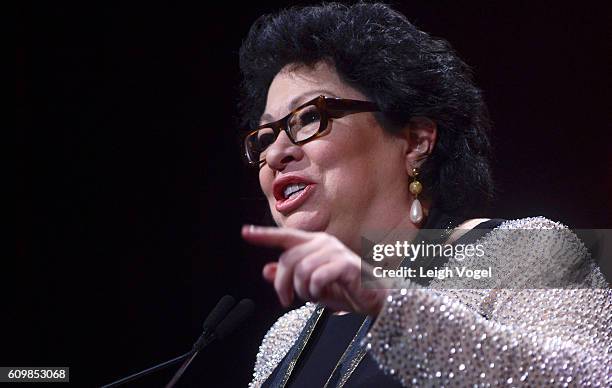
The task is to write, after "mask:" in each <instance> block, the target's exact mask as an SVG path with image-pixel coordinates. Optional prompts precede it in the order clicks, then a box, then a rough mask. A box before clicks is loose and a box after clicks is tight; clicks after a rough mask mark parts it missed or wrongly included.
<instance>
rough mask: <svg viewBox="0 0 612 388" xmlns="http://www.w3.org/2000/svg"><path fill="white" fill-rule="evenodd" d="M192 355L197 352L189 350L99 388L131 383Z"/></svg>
mask: <svg viewBox="0 0 612 388" xmlns="http://www.w3.org/2000/svg"><path fill="white" fill-rule="evenodd" d="M194 353H197V352H196V351H194V350H190V351H189V352H187V353H185V354H183V355H182V356H178V357H176V358H173V359H172V360H168V361H166V362H163V363H161V364H159V365H155V366H153V367H151V368H149V369H145V370H143V371H141V372H138V373H134V374H133V375H130V376H127V377H124V378H122V379H121V380H117V381H115V382H112V383H110V384H107V385H103V386H102V387H101V388H111V387H117V386H119V385H122V384H125V383H127V382H129V381H132V380H134V379H137V378H140V377H143V376H146V375H148V374H150V373H153V372H155V371H157V370H160V369H164V368H167V367H169V366H170V365H174V364H176V363H178V362H181V361H182V360H184V359H186V358H188V357H189V356H191V355H193V354H194Z"/></svg>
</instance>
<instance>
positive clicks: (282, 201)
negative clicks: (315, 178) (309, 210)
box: [273, 176, 316, 214]
mask: <svg viewBox="0 0 612 388" xmlns="http://www.w3.org/2000/svg"><path fill="white" fill-rule="evenodd" d="M315 186H316V185H315V184H313V183H311V182H309V181H308V180H306V179H304V178H302V177H297V176H286V177H283V178H281V179H279V180H278V181H277V182H275V183H274V188H273V192H274V198H275V199H276V210H277V211H279V212H281V213H283V214H289V213H291V212H292V211H294V210H296V209H298V208H299V207H300V206H302V204H304V202H306V200H307V199H308V197H310V195H311V194H312V192H313V191H314V188H315Z"/></svg>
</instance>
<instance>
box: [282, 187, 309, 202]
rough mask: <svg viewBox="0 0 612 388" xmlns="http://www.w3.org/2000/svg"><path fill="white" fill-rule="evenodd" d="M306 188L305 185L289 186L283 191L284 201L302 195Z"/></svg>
mask: <svg viewBox="0 0 612 388" xmlns="http://www.w3.org/2000/svg"><path fill="white" fill-rule="evenodd" d="M305 188H306V184H305V183H293V184H290V185H287V187H285V189H284V190H283V197H284V199H289V198H291V197H293V196H296V195H298V193H300V192H301V191H302V190H304V189H305Z"/></svg>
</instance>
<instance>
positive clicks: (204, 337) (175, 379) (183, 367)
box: [165, 332, 216, 388]
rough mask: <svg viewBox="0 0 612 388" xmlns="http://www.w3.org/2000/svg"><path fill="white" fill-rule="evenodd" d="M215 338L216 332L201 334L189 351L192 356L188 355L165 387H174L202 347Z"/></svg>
mask: <svg viewBox="0 0 612 388" xmlns="http://www.w3.org/2000/svg"><path fill="white" fill-rule="evenodd" d="M215 339H216V336H215V334H214V333H211V334H209V333H207V332H204V333H202V335H201V336H200V338H198V340H197V341H196V343H195V344H193V349H191V351H190V352H189V353H191V357H188V358H187V359H186V360H185V362H183V364H182V365H181V367H180V368H178V370H177V371H176V373H175V374H174V376H173V377H172V379H171V380H170V381H169V382H168V384H166V387H165V388H172V387H174V385H175V384H176V383H177V382H178V381H179V379H180V378H181V376H183V373H185V371H186V370H187V367H189V364H191V362H192V361H193V359H194V358H196V356H197V355H198V353H199V352H200V350H202V348H203V347H204V346H206V345H208V344H209V343H211V342H213V341H214V340H215ZM189 353H187V354H189Z"/></svg>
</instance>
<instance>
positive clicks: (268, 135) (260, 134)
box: [244, 128, 275, 162]
mask: <svg viewBox="0 0 612 388" xmlns="http://www.w3.org/2000/svg"><path fill="white" fill-rule="evenodd" d="M274 140H275V139H274V131H273V130H272V128H262V129H260V130H259V131H257V132H254V133H252V134H250V135H248V136H247V137H246V139H244V146H245V149H246V155H247V158H248V159H249V161H250V162H260V161H261V160H263V159H264V158H265V156H266V155H265V151H266V149H267V148H268V147H269V146H270V144H272V143H274Z"/></svg>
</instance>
